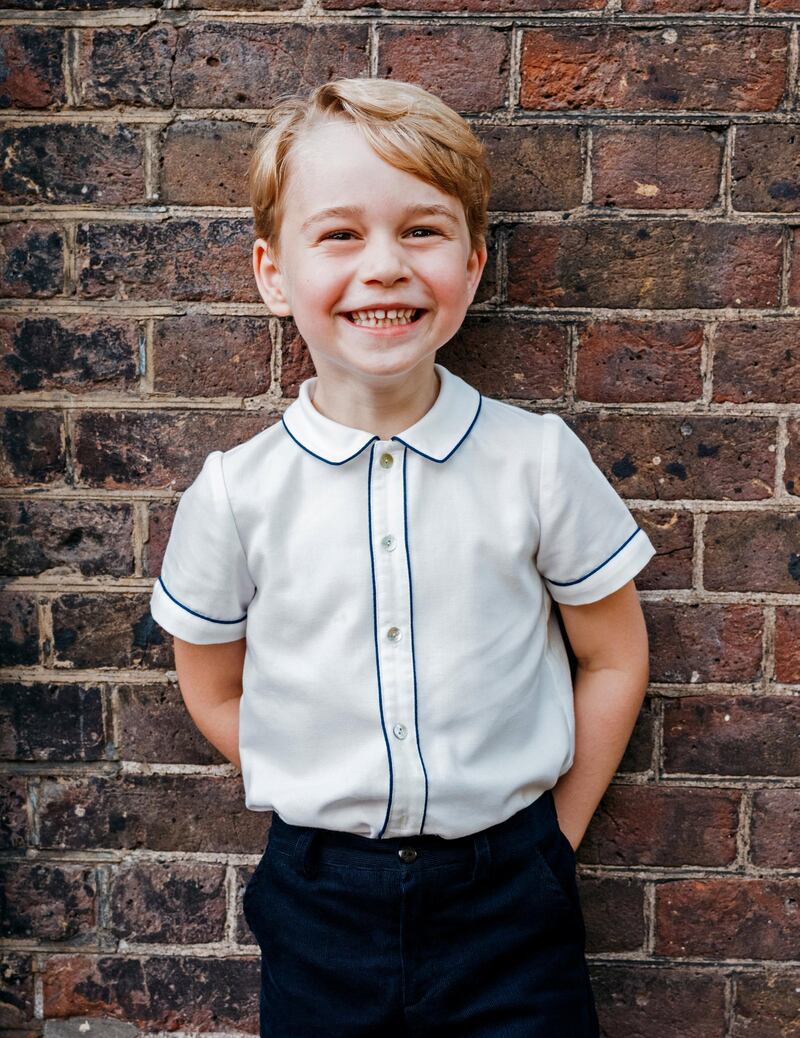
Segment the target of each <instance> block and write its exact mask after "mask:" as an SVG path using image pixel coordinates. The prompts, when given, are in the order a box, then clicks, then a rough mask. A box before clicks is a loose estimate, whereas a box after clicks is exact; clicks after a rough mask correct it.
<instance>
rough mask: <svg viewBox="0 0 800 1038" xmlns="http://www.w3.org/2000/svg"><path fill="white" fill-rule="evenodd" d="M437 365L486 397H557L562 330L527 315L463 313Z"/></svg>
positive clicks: (563, 357) (562, 370) (562, 367)
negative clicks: (462, 317) (464, 318)
mask: <svg viewBox="0 0 800 1038" xmlns="http://www.w3.org/2000/svg"><path fill="white" fill-rule="evenodd" d="M500 343H502V348H498V344H500ZM437 361H439V362H440V363H442V364H444V366H445V367H446V368H447V369H448V370H450V371H453V372H454V373H456V374H458V375H460V376H461V377H462V378H464V379H466V380H467V381H468V382H470V384H471V385H474V386H475V387H476V388H477V389H479V390H480V391H481V392H482V393H484V394H486V395H487V396H490V397H495V398H507V397H510V398H513V399H518V400H538V399H542V398H544V399H553V398H556V397H562V398H563V396H564V383H565V379H566V367H567V329H566V327H565V326H564V325H559V324H556V323H555V322H554V321H542V320H541V319H538V320H537V319H536V318H532V317H527V316H506V315H505V314H502V315H501V314H488V315H482V314H480V315H479V314H468V315H467V317H466V320H465V321H464V323H463V325H462V326H461V328H460V329H459V330H458V332H456V334H455V335H454V336H453V338H452V339H451V340H450V341H449V342H448V343H447V344H446V345H445V346H444V347H443V348H442V349H441V350H440V351H439V353H438V354H437Z"/></svg>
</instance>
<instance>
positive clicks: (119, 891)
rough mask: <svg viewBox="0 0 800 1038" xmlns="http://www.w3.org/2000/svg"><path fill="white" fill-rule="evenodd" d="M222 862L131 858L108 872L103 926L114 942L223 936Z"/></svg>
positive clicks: (180, 940) (182, 940) (196, 941)
mask: <svg viewBox="0 0 800 1038" xmlns="http://www.w3.org/2000/svg"><path fill="white" fill-rule="evenodd" d="M225 919H226V896H225V866H224V865H209V864H205V863H201V862H191V861H155V862H151V861H136V862H134V863H132V864H130V865H123V866H120V867H119V868H117V869H115V870H114V875H113V878H112V881H111V887H110V892H109V929H110V930H111V932H112V934H113V935H114V937H116V938H117V939H118V940H125V941H136V942H143V943H152V944H179V945H181V946H184V945H187V944H205V943H207V942H213V941H219V942H221V941H224V940H225Z"/></svg>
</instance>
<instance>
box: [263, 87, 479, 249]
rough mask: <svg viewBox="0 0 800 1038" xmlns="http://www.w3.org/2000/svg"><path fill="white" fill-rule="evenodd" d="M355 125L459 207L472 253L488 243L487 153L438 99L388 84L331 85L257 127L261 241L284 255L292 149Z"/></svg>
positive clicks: (387, 156) (297, 98)
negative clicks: (327, 129) (325, 128)
mask: <svg viewBox="0 0 800 1038" xmlns="http://www.w3.org/2000/svg"><path fill="white" fill-rule="evenodd" d="M330 119H344V120H347V121H349V122H353V123H355V125H356V126H357V127H358V129H359V130H360V131H361V133H362V134H363V135H364V137H365V138H366V140H367V142H368V143H369V144H370V145H371V147H372V148H373V150H374V151H375V152H377V154H378V155H380V157H381V158H382V159H384V160H385V161H386V162H388V163H390V164H391V165H392V166H395V167H396V168H397V169H401V170H404V171H405V172H407V173H412V174H414V175H415V176H417V177H419V178H420V179H421V180H424V181H425V182H426V183H428V184H432V185H433V186H434V187H437V188H439V189H440V190H441V191H443V192H445V194H448V195H454V196H456V197H457V198H460V199H461V202H462V204H463V206H464V214H465V216H466V221H467V228H468V230H469V236H470V244H471V246H472V248H478V247H479V246H480V245H481V244H483V243H484V242H485V240H486V226H487V216H486V210H487V207H488V201H489V189H490V186H491V176H490V173H489V169H488V166H487V164H486V155H485V148H484V145H483V144H482V143H481V141H479V140H478V138H477V137H476V136H475V134H474V133H473V131H472V129H471V128H470V126H469V124H468V123H467V122H466V120H465V119H463V118H462V116H460V115H459V114H458V113H457V112H455V111H454V110H453V109H452V108H450V106H449V105H446V104H445V103H444V101H442V100H440V99H439V98H438V97H436V96H435V95H433V94H431V93H428V91H427V90H423V89H422V87H418V86H415V85H414V84H413V83H404V82H400V81H398V80H390V79H333V80H330V81H329V82H327V83H323V84H322V86H318V87H316V88H315V89H313V90H312V91H311V93H310V94H308V95H306V96H304V95H300V94H291V95H288V96H285V97H283V98H282V99H281V100H280V101H279V102H278V103H277V104H276V105H275V106H274V107H273V108H271V109H270V110H269V111H268V113H267V116H266V129H262V127H260V126H259V127H258V128H257V129H256V131H255V134H254V137H255V143H254V146H253V151H252V154H251V156H250V162H249V165H248V169H247V179H248V186H249V191H250V205H251V206H252V209H253V216H254V219H255V232H256V237H258V238H263V239H264V240H265V241H267V242H268V243H269V245H270V246H271V247H272V249H273V251H274V253H275V255H276V256H277V254H278V239H279V237H280V229H281V220H282V215H283V212H282V202H283V198H284V193H285V190H286V184H287V176H288V162H289V157H290V155H291V152H292V148H293V146H294V144H295V142H297V141H298V140H299V139H300V138H301V137H302V135H303V134H304V133H305V132H307V131H308V130H310V129H311V128H312V127H313V126H316V125H317V124H318V123H320V122H324V121H326V120H330Z"/></svg>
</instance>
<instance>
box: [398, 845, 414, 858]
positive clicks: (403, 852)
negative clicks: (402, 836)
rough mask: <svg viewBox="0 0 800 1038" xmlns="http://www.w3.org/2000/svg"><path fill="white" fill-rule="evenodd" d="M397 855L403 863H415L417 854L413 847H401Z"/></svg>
mask: <svg viewBox="0 0 800 1038" xmlns="http://www.w3.org/2000/svg"><path fill="white" fill-rule="evenodd" d="M397 853H398V854H399V855H400V857H401V858H402V859H403V861H416V857H417V852H416V851H415V850H414V848H413V847H401V848H400V850H399V851H398V852H397Z"/></svg>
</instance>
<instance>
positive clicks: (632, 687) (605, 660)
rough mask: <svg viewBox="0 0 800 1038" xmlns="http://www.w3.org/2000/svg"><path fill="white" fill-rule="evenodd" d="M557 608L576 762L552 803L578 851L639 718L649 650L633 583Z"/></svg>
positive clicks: (557, 788)
mask: <svg viewBox="0 0 800 1038" xmlns="http://www.w3.org/2000/svg"><path fill="white" fill-rule="evenodd" d="M558 607H559V609H560V610H561V615H562V618H563V620H564V627H565V628H566V631H567V634H568V636H569V641H570V644H571V646H572V649H573V651H574V653H575V656H576V658H577V660H578V670H577V673H576V675H575V682H574V699H575V759H574V761H573V764H572V767H571V768H570V770H569V771H568V772H566V773H565V774H564V775H562V776H561V778H560V779H559V780H558V782H557V783H556V785H555V786H554V787H553V798H554V800H555V802H556V812H557V814H558V819H559V825H560V827H561V830H562V832H563V833H564V835H565V836H566V837H567V839H568V840H569V842H570V843H571V844H572V847H573V849H574V850H577V848H578V846H579V844H580V842H581V840H582V839H583V834H584V833H585V831H586V829H587V827H588V825H589V822H590V821H591V820H592V816H593V815H594V812H595V810H596V809H597V805H598V804H599V803H600V800H601V799H602V797H603V794H604V793H605V791H606V789H607V788H608V785H609V783H610V782H611V779H612V778H613V777H614V774H615V773H616V770H617V767H618V766H619V763H620V761H621V760H622V756H623V754H624V753H625V748H626V747H627V745H628V741H629V739H630V737H631V733H632V732H633V728H634V725H635V724H636V719H637V717H638V716H639V711H640V709H641V706H642V701H643V699H644V695H645V693H646V691H647V682H648V680H649V677H650V669H649V643H648V637H647V628H646V626H645V622H644V616H643V614H642V607H641V605H640V603H639V596H638V594H637V592H636V585H635V584H634V582H633V580H629V581H628V583H627V584H624V585H623V586H622V587H621V588H619V590H617V591H615V592H613V594H610V595H607V596H606V597H605V598H602V599H600V600H599V601H598V602H590V603H588V604H587V605H580V606H576V605H563V604H562V603H558Z"/></svg>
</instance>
